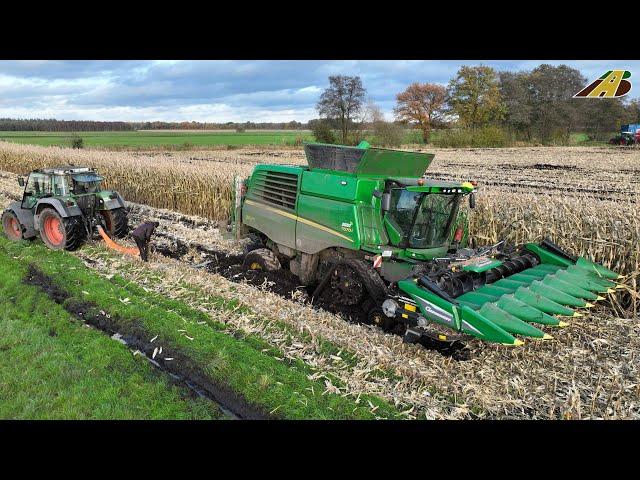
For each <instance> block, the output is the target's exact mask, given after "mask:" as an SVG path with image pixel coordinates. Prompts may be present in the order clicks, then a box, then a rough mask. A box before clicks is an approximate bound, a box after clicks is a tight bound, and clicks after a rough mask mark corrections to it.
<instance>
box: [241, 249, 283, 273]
mask: <svg viewBox="0 0 640 480" xmlns="http://www.w3.org/2000/svg"><path fill="white" fill-rule="evenodd" d="M243 266H244V268H245V269H246V270H264V271H267V272H274V271H276V270H280V268H282V266H281V265H280V260H278V257H276V256H275V254H274V253H273V252H272V251H271V250H269V249H268V248H258V249H256V250H252V251H251V252H249V253H248V254H247V256H246V257H244V263H243Z"/></svg>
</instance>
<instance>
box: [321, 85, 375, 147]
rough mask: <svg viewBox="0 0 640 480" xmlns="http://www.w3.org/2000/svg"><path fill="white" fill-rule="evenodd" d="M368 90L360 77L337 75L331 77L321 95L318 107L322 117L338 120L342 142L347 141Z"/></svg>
mask: <svg viewBox="0 0 640 480" xmlns="http://www.w3.org/2000/svg"><path fill="white" fill-rule="evenodd" d="M365 94H366V90H365V88H364V87H363V86H362V80H360V77H358V76H355V77H348V76H344V75H335V76H330V77H329V87H328V88H327V89H326V90H325V91H324V92H323V93H322V95H321V96H320V101H319V102H318V105H317V106H316V108H317V109H318V113H319V114H320V116H321V117H325V118H329V119H334V120H337V122H338V124H339V125H340V132H341V135H342V143H345V144H346V143H347V139H348V136H349V129H350V128H351V126H352V124H353V121H354V119H355V118H357V117H358V115H359V114H360V113H361V111H362V106H363V103H364V98H365Z"/></svg>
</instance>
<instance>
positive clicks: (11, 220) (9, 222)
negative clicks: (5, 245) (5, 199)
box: [2, 210, 22, 241]
mask: <svg viewBox="0 0 640 480" xmlns="http://www.w3.org/2000/svg"><path fill="white" fill-rule="evenodd" d="M2 229H3V230H4V234H5V235H6V236H7V238H8V239H9V240H13V241H17V240H22V227H21V226H20V222H19V221H18V217H17V216H16V214H15V213H13V212H12V211H9V210H7V211H6V212H4V213H3V214H2Z"/></svg>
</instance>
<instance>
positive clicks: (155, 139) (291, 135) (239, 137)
mask: <svg viewBox="0 0 640 480" xmlns="http://www.w3.org/2000/svg"><path fill="white" fill-rule="evenodd" d="M75 136H78V137H81V138H82V140H83V142H84V146H85V147H94V148H105V147H106V148H144V147H174V148H176V147H177V148H181V147H189V146H197V147H207V146H224V145H231V146H242V145H279V146H282V145H295V144H296V143H298V144H299V143H300V141H312V140H313V135H312V134H311V132H309V131H307V130H300V131H296V130H280V131H249V132H242V133H238V132H229V131H223V132H216V131H210V132H201V131H197V132H189V131H184V130H182V131H175V132H167V131H132V132H77V133H69V132H0V141H8V142H16V143H25V144H31V145H44V146H51V145H54V146H62V147H69V146H71V139H72V138H73V137H75Z"/></svg>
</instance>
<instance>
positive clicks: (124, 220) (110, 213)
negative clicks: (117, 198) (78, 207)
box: [100, 207, 129, 238]
mask: <svg viewBox="0 0 640 480" xmlns="http://www.w3.org/2000/svg"><path fill="white" fill-rule="evenodd" d="M100 213H101V214H102V217H103V218H104V224H105V227H106V228H105V230H106V232H107V235H109V237H111V238H114V237H116V238H124V237H125V236H126V235H127V233H129V218H128V217H127V211H126V210H125V209H124V208H122V207H121V208H114V209H113V210H102V211H101V212H100Z"/></svg>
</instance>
